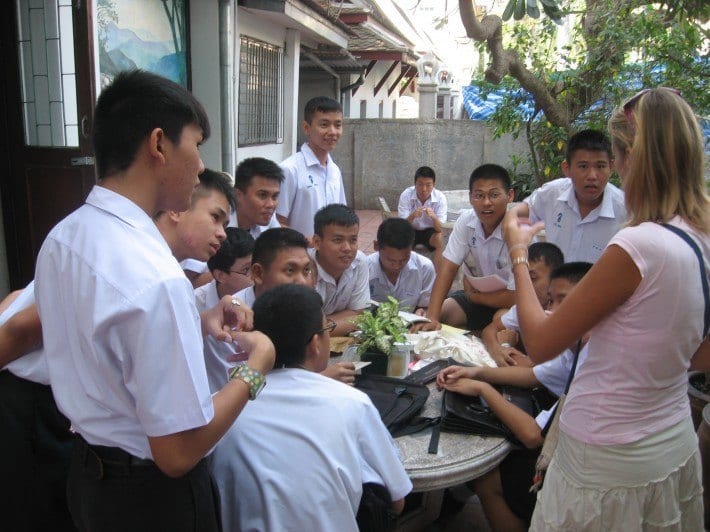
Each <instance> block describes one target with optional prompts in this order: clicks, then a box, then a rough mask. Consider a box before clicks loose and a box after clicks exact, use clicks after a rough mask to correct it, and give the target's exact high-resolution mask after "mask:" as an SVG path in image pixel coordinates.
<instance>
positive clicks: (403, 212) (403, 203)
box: [397, 189, 412, 218]
mask: <svg viewBox="0 0 710 532" xmlns="http://www.w3.org/2000/svg"><path fill="white" fill-rule="evenodd" d="M408 191H409V189H405V191H404V192H402V193H401V194H400V195H399V205H398V206H397V214H398V215H399V217H400V218H406V217H407V216H409V215H410V214H411V212H412V210H411V209H410V208H409V194H407V192H408Z"/></svg>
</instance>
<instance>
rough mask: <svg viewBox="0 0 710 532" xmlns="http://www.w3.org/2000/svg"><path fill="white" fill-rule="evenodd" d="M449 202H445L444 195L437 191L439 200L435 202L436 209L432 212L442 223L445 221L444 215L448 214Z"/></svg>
mask: <svg viewBox="0 0 710 532" xmlns="http://www.w3.org/2000/svg"><path fill="white" fill-rule="evenodd" d="M448 208H449V204H448V203H447V202H446V196H444V195H443V194H442V193H441V192H439V201H438V202H437V206H436V210H435V211H434V213H435V214H436V217H437V218H438V219H439V221H440V222H441V223H442V224H443V223H444V222H446V217H447V216H448Z"/></svg>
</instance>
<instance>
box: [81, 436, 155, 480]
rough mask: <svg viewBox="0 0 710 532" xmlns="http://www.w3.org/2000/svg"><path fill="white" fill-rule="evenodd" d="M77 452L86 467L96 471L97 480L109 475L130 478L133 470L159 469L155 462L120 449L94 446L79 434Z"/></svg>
mask: <svg viewBox="0 0 710 532" xmlns="http://www.w3.org/2000/svg"><path fill="white" fill-rule="evenodd" d="M76 452H77V453H79V456H80V457H81V459H82V463H83V464H84V466H85V467H87V468H91V469H94V470H95V472H96V475H97V478H99V479H101V478H103V477H104V476H106V475H107V474H110V475H115V476H130V475H131V472H132V470H136V472H137V471H146V470H147V469H148V468H154V469H158V466H156V465H155V462H154V461H153V460H148V459H145V458H138V457H137V456H133V455H132V454H131V453H129V452H126V451H124V450H123V449H120V448H119V447H106V446H103V445H92V444H90V443H88V442H87V441H86V440H85V439H84V438H82V437H81V436H80V435H79V434H76Z"/></svg>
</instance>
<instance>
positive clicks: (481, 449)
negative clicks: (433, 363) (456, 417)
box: [394, 383, 511, 491]
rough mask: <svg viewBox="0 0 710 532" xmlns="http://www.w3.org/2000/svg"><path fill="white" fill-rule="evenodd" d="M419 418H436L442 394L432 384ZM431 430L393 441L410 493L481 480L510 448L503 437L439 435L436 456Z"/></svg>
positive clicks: (445, 433) (439, 409) (442, 433)
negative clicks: (408, 480) (410, 486)
mask: <svg viewBox="0 0 710 532" xmlns="http://www.w3.org/2000/svg"><path fill="white" fill-rule="evenodd" d="M429 392H430V395H429V399H428V400H427V403H426V405H425V406H424V408H423V409H422V413H421V415H422V416H426V417H437V416H439V414H440V412H441V398H442V393H441V392H439V391H437V389H436V386H435V385H434V384H433V383H432V384H430V385H429ZM431 433H432V429H431V428H428V429H426V430H423V431H421V432H417V433H415V434H410V435H408V436H401V437H399V438H395V440H394V441H395V442H396V443H397V447H399V450H400V452H401V454H402V460H403V462H404V468H405V469H406V471H407V474H408V475H409V478H410V479H411V480H412V484H413V485H414V489H413V491H432V490H439V489H444V488H449V487H452V486H456V485H458V484H461V483H463V482H467V481H469V480H472V479H474V478H477V477H480V476H481V475H483V474H485V473H487V472H488V471H490V470H491V469H493V468H494V467H496V466H497V465H498V464H499V463H500V462H501V461H502V460H503V458H505V456H506V455H507V454H508V452H509V451H510V449H511V445H510V443H509V442H508V441H507V440H505V439H504V438H498V437H494V436H474V435H471V434H456V433H452V432H441V434H440V436H439V450H438V452H437V454H429V452H428V450H429V440H430V439H431Z"/></svg>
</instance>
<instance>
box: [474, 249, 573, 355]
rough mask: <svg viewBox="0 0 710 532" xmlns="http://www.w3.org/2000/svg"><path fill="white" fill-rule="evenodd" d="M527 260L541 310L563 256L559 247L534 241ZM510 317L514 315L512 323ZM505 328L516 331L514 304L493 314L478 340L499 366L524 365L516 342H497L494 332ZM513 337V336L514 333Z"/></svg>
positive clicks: (517, 328)
mask: <svg viewBox="0 0 710 532" xmlns="http://www.w3.org/2000/svg"><path fill="white" fill-rule="evenodd" d="M528 261H529V264H528V271H529V272H530V279H532V282H533V286H534V287H535V293H536V294H537V298H538V300H539V301H540V304H541V305H542V306H543V308H545V307H547V303H548V297H549V294H548V291H549V287H550V275H551V274H552V272H553V271H554V270H556V269H557V268H559V267H560V266H562V264H563V263H564V261H565V260H564V256H563V255H562V251H560V248H558V247H557V246H556V245H554V244H551V243H549V242H535V243H533V244H531V245H530V247H528ZM513 316H515V319H514V321H513ZM506 329H507V330H511V329H512V330H515V331H518V330H519V329H520V327H518V325H517V312H516V307H515V305H513V306H512V307H511V308H510V310H503V309H501V310H499V311H498V312H496V314H495V316H494V317H493V321H492V322H491V323H490V324H489V325H487V326H486V328H485V329H483V332H482V333H481V339H482V340H483V343H484V344H485V346H486V348H487V349H488V353H489V354H490V355H491V358H493V360H494V361H495V362H496V364H498V365H499V366H515V365H517V364H518V363H525V364H528V363H529V360H528V359H527V356H525V355H524V353H522V352H520V351H519V350H518V349H516V347H515V345H516V344H517V343H519V342H514V341H513V342H499V339H498V333H499V332H501V331H505V330H506ZM515 336H516V337H517V332H516V334H515Z"/></svg>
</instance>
